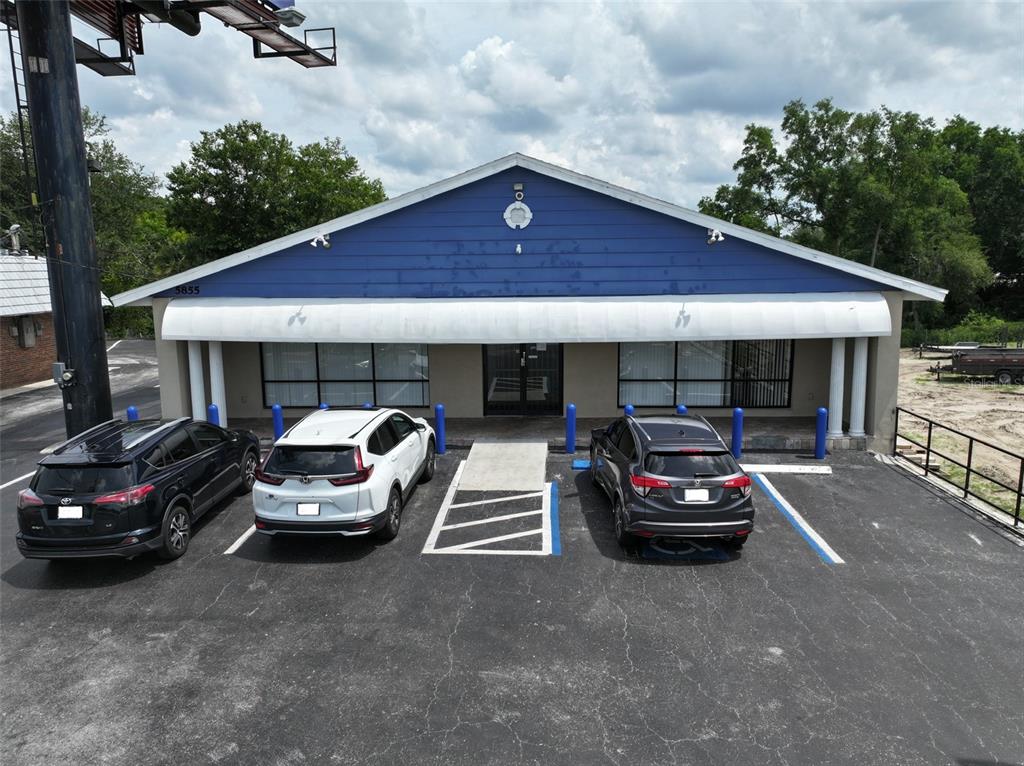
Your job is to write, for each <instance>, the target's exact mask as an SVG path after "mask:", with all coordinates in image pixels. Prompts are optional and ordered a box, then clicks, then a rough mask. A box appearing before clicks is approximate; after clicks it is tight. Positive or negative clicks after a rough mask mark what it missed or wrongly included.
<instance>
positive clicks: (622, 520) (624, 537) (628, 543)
mask: <svg viewBox="0 0 1024 766" xmlns="http://www.w3.org/2000/svg"><path fill="white" fill-rule="evenodd" d="M612 524H614V529H615V542H617V543H618V544H619V545H621V546H622V547H623V548H631V547H633V545H634V544H635V543H636V538H635V537H633V535H631V534H630V533H629V532H627V531H626V514H625V512H624V511H623V510H622V501H621V500H619V498H615V503H614V505H613V506H612Z"/></svg>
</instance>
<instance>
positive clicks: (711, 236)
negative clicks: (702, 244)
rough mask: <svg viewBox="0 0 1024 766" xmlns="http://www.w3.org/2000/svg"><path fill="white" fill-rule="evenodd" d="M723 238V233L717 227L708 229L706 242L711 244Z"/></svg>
mask: <svg viewBox="0 0 1024 766" xmlns="http://www.w3.org/2000/svg"><path fill="white" fill-rule="evenodd" d="M724 239H725V235H724V234H723V233H722V232H720V231H719V230H718V229H708V244H709V245H713V244H715V243H716V242H722V241H723V240H724Z"/></svg>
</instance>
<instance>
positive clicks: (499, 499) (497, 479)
mask: <svg viewBox="0 0 1024 766" xmlns="http://www.w3.org/2000/svg"><path fill="white" fill-rule="evenodd" d="M547 458H548V445H547V442H544V441H511V442H510V441H503V442H498V441H478V442H476V443H475V444H474V445H473V447H472V448H471V449H470V451H469V456H468V458H467V459H466V460H465V461H463V462H461V463H460V464H459V467H458V468H457V469H456V471H455V475H454V477H453V478H452V481H451V484H450V485H449V487H448V490H447V492H446V494H445V497H444V500H443V501H442V503H441V507H440V508H439V509H438V512H437V516H436V518H435V520H434V525H433V527H432V528H431V530H430V534H429V536H428V537H427V540H426V543H425V544H424V546H423V553H425V554H461V555H468V554H475V555H506V556H516V555H519V556H549V555H558V554H559V551H560V548H561V545H560V541H559V539H558V524H557V514H558V508H557V496H558V495H557V485H555V484H552V483H551V482H547V481H545V471H546V466H547Z"/></svg>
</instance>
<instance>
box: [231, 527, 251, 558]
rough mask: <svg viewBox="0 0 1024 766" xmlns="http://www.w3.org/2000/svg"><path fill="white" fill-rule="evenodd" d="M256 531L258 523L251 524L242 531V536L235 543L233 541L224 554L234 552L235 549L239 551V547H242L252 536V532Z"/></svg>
mask: <svg viewBox="0 0 1024 766" xmlns="http://www.w3.org/2000/svg"><path fill="white" fill-rule="evenodd" d="M255 531H256V525H255V524H253V525H252V526H250V527H249V528H248V529H247V530H245V531H244V532H243V533H242V535H241V537H239V538H238V539H237V540H235V541H234V542H233V543H231V546H230V547H229V548H228V549H227V550H226V551H224V555H225V556H227V555H230V554H232V553H234V552H235V551H237V550H238V549H239V548H241V547H242V544H243V543H244V542H245V541H246V540H248V539H249V538H250V537H252V533H253V532H255Z"/></svg>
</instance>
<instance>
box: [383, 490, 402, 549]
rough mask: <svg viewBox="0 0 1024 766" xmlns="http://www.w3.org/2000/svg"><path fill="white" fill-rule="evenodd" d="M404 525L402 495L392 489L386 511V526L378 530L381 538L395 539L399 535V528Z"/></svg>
mask: <svg viewBox="0 0 1024 766" xmlns="http://www.w3.org/2000/svg"><path fill="white" fill-rule="evenodd" d="M400 526H402V495H401V493H400V492H399V491H398V490H397V489H392V490H391V494H390V495H389V496H388V508H387V510H386V511H384V526H383V527H381V528H380V531H379V532H377V537H378V538H380V539H381V540H394V539H395V538H396V537H398V528H399V527H400Z"/></svg>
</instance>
